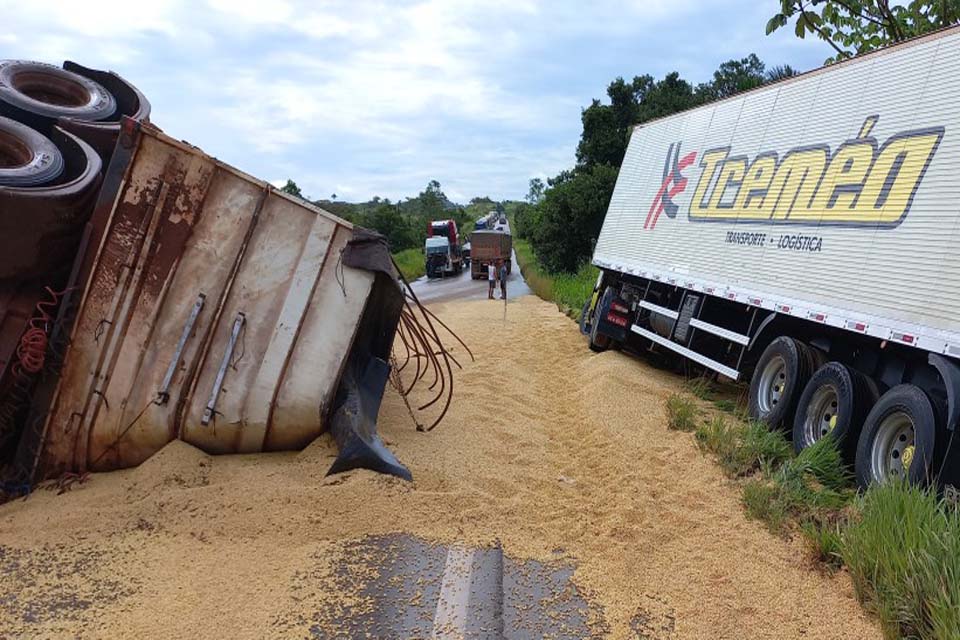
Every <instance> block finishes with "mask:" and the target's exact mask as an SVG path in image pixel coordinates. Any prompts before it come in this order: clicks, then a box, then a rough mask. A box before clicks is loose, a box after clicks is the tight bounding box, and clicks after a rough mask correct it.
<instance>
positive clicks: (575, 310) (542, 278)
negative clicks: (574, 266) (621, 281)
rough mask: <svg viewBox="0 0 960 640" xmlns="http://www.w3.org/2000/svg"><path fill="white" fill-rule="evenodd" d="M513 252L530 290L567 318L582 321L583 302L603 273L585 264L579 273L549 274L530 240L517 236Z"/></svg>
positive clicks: (588, 296) (591, 292) (587, 263)
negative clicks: (560, 310) (549, 302)
mask: <svg viewBox="0 0 960 640" xmlns="http://www.w3.org/2000/svg"><path fill="white" fill-rule="evenodd" d="M513 250H514V251H515V252H516V254H517V266H518V267H519V268H520V273H522V274H523V279H524V280H526V282H527V286H528V287H530V290H531V291H533V292H534V293H535V294H536V295H538V296H540V297H541V298H543V299H544V300H549V301H551V302H556V303H557V304H558V305H559V306H560V308H561V309H563V310H564V311H566V312H567V313H568V315H570V316H576V317H577V318H579V317H580V310H581V309H582V308H583V303H584V302H586V301H587V300H588V299H589V298H590V296H591V295H592V294H593V287H594V285H595V284H596V283H597V274H599V273H600V270H599V269H597V268H596V267H595V266H593V265H592V264H590V263H589V262H585V263H584V264H582V265H581V266H580V269H579V270H577V272H576V273H549V272H548V271H547V270H546V269H544V268H543V266H542V265H541V264H540V262H539V261H538V260H537V256H536V255H535V254H534V252H533V248H532V247H531V246H530V243H529V242H528V241H526V240H522V239H519V238H516V237H514V239H513Z"/></svg>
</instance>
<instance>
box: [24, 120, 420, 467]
mask: <svg viewBox="0 0 960 640" xmlns="http://www.w3.org/2000/svg"><path fill="white" fill-rule="evenodd" d="M103 185H104V186H103V188H102V189H101V190H100V193H99V197H98V199H97V203H96V206H95V208H94V211H93V215H92V218H91V220H90V224H89V229H91V230H92V234H93V237H88V238H87V241H86V242H85V243H84V246H83V247H82V248H81V250H80V252H79V253H78V255H77V256H76V259H75V261H74V269H73V272H72V276H71V283H70V285H69V286H68V287H67V291H66V293H65V295H66V296H67V299H66V301H65V302H66V304H65V305H64V306H65V308H63V309H61V313H60V314H59V316H58V318H57V321H58V322H59V321H61V320H62V321H63V323H62V324H58V328H60V329H61V330H64V332H65V333H64V335H62V336H60V337H59V340H58V337H57V336H56V335H51V343H52V344H53V345H54V347H53V348H52V349H51V351H52V352H55V351H56V350H57V349H56V344H61V345H62V353H59V354H57V358H58V360H60V361H59V362H57V365H58V366H56V367H55V368H53V370H49V371H47V375H44V376H43V379H42V380H41V381H40V382H39V384H38V386H37V387H36V388H35V389H33V390H32V394H31V402H30V408H29V411H28V412H27V413H28V415H27V416H26V417H24V418H23V420H22V422H21V424H22V425H23V426H22V430H21V431H20V432H19V433H18V434H17V435H18V443H17V446H16V451H15V454H14V457H13V463H14V466H15V467H16V469H17V472H18V473H17V475H18V477H19V478H20V479H21V480H22V481H25V482H28V483H32V482H35V481H36V480H39V479H43V478H50V477H57V476H60V475H62V474H64V473H67V472H74V473H79V472H84V471H87V470H95V471H104V470H110V469H116V468H121V467H129V466H134V465H137V464H139V463H140V462H142V461H143V460H145V459H147V458H148V457H149V456H150V455H152V454H153V453H154V452H156V451H157V450H159V449H160V448H162V447H163V446H164V445H165V444H167V443H168V442H170V441H172V440H174V439H182V440H184V441H186V442H189V443H191V444H193V445H195V446H197V447H199V448H201V449H203V450H205V451H207V452H210V453H250V452H259V451H277V450H285V449H296V448H300V447H303V446H304V445H306V444H307V443H309V442H310V441H312V440H313V439H314V438H316V437H317V436H318V435H320V434H321V433H322V432H323V431H325V430H328V429H330V430H332V432H333V434H334V436H335V437H336V439H337V442H338V444H339V445H340V450H341V451H340V457H339V458H338V459H337V461H336V462H335V464H334V467H333V469H332V470H333V471H339V470H344V469H347V468H352V467H355V466H365V467H372V468H374V469H376V470H379V471H384V472H388V473H393V474H395V475H399V476H402V477H407V478H409V475H410V474H409V471H407V470H406V469H405V468H404V467H403V466H402V465H400V463H399V462H398V461H397V460H396V458H395V457H394V456H393V455H392V454H391V453H390V452H389V451H388V450H386V448H385V447H384V446H383V445H382V443H381V442H380V440H379V438H378V437H377V435H376V432H375V420H376V415H377V409H378V407H379V403H380V398H381V397H382V393H383V390H384V386H385V384H386V382H387V377H388V373H389V366H388V365H387V360H388V358H389V353H390V350H391V347H392V343H393V338H394V335H395V332H396V328H397V323H398V320H399V318H400V314H401V310H402V307H403V305H404V299H403V295H402V292H401V290H400V287H399V285H398V281H397V278H396V274H395V273H394V272H393V266H392V264H391V261H390V257H389V253H388V252H387V249H386V245H385V244H384V243H383V242H382V240H381V239H379V238H378V237H375V236H371V235H370V234H369V233H365V232H363V231H362V230H357V229H354V228H353V226H352V225H351V224H350V223H348V222H346V221H344V220H341V219H339V218H337V217H335V216H333V215H331V214H329V213H327V212H325V211H323V210H322V209H319V208H317V207H315V206H312V205H311V204H309V203H307V202H305V201H303V200H301V199H298V198H293V197H290V196H287V195H286V194H283V193H281V192H278V191H277V190H275V189H273V188H272V187H271V186H270V185H268V184H267V183H265V182H263V181H260V180H257V179H255V178H253V177H251V176H248V175H246V174H244V173H242V172H240V171H238V170H237V169H234V168H233V167H230V166H228V165H226V164H224V163H222V162H219V161H217V160H215V159H214V158H211V157H210V156H208V155H206V154H204V153H203V152H202V151H200V150H199V149H197V148H195V147H191V146H189V145H187V144H185V143H182V142H178V141H175V140H173V139H172V138H170V137H168V136H166V135H164V134H163V133H162V132H160V131H159V130H158V129H156V128H155V127H153V126H151V125H149V124H143V123H138V122H136V121H135V120H132V119H127V120H125V121H124V123H123V128H122V131H121V134H120V136H119V141H118V143H117V146H116V148H115V149H114V150H113V153H112V158H111V161H110V164H109V166H108V168H107V169H106V172H105V175H104V179H103ZM88 235H89V234H88ZM71 298H72V299H71ZM67 306H69V309H67V308H66V307H67ZM67 327H69V340H66V337H67V333H66V328H67ZM67 345H68V346H67Z"/></svg>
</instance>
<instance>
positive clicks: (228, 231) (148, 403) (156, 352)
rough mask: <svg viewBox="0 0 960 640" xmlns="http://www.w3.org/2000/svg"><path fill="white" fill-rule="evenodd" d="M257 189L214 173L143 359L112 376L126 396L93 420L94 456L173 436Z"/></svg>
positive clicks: (128, 455)
mask: <svg viewBox="0 0 960 640" xmlns="http://www.w3.org/2000/svg"><path fill="white" fill-rule="evenodd" d="M262 196H263V190H262V187H260V186H259V185H256V184H251V183H249V182H247V181H244V180H241V179H239V178H237V177H236V176H235V175H233V174H231V173H228V172H224V171H219V170H218V171H216V172H215V173H214V175H213V177H212V179H211V182H210V186H209V188H208V190H207V194H206V199H205V202H204V205H203V207H202V209H200V210H199V212H198V215H197V220H196V222H195V223H194V225H193V232H192V235H191V236H190V237H189V239H188V240H187V242H186V245H185V247H184V250H183V254H182V256H181V258H180V261H179V264H178V265H177V269H176V272H175V273H174V275H173V277H172V280H171V282H170V284H169V286H168V287H167V294H166V296H165V300H164V304H163V305H162V307H161V308H160V309H158V311H157V313H156V315H155V321H154V324H153V331H152V335H151V337H150V340H149V341H148V342H147V343H146V344H144V345H143V347H142V348H143V351H144V353H143V358H142V361H141V363H140V366H139V368H138V370H137V371H136V373H135V375H133V376H130V377H129V378H126V379H124V380H121V379H120V378H119V377H116V376H115V377H114V380H115V383H114V384H115V385H117V389H116V393H117V394H118V397H121V398H124V397H125V403H124V406H123V409H122V410H120V411H119V412H113V411H107V412H104V415H105V416H110V415H111V414H113V416H112V417H111V420H112V422H106V421H101V422H100V423H98V428H97V433H98V442H97V443H95V445H94V446H92V448H91V455H92V457H93V459H96V457H98V456H100V455H101V453H102V451H103V450H104V449H105V448H106V447H109V446H110V445H114V446H113V451H112V453H111V454H109V459H108V460H104V461H103V462H104V463H107V464H109V465H111V466H129V465H131V464H137V463H139V462H142V461H143V460H144V459H146V458H147V457H149V456H150V454H151V453H153V451H155V450H156V449H157V448H159V447H161V446H163V444H165V443H166V442H168V441H169V440H171V439H173V438H175V437H176V434H177V429H178V426H177V413H178V411H177V410H178V406H179V402H180V400H181V395H182V393H183V392H184V384H185V383H186V384H189V377H190V370H191V367H192V365H193V363H194V362H195V361H196V360H197V359H198V358H199V355H200V351H201V349H202V345H203V341H204V337H205V336H206V335H207V334H208V333H209V332H211V331H212V323H213V318H214V315H215V313H216V308H217V304H218V301H219V300H220V298H221V297H222V296H223V294H224V292H225V291H226V287H227V283H228V279H229V276H230V271H231V267H232V264H233V261H234V258H235V257H236V256H237V254H239V252H240V250H241V247H242V244H243V241H244V238H245V236H246V232H247V229H248V227H249V226H250V224H251V221H252V219H253V214H254V212H255V211H256V209H257V205H258V203H259V201H260V199H261V198H262ZM201 294H203V295H204V297H205V299H206V301H205V303H204V306H203V309H202V310H201V311H200V313H199V314H198V315H197V319H196V322H195V324H194V325H193V327H192V331H191V333H190V335H189V336H188V339H187V341H186V342H185V344H184V347H183V350H182V352H181V353H180V354H177V353H176V352H177V344H178V343H179V341H180V337H181V335H182V333H183V329H184V327H185V326H186V324H187V322H188V320H189V318H190V315H191V312H192V310H193V306H194V304H195V302H196V299H197V297H198V296H199V295H201ZM132 346H135V345H132ZM175 356H178V357H177V358H176V359H177V363H176V365H175V368H174V375H173V377H172V379H171V386H170V388H169V389H168V390H167V393H168V397H167V398H165V399H161V398H158V392H159V391H160V389H161V386H162V381H163V378H164V377H165V375H166V372H167V369H168V368H169V367H170V363H171V361H173V359H174V358H175ZM124 393H126V396H124V395H123V394H124ZM111 406H112V405H111ZM138 417H139V419H138ZM161 426H162V428H161ZM114 443H116V444H114Z"/></svg>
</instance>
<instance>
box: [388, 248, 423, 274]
mask: <svg viewBox="0 0 960 640" xmlns="http://www.w3.org/2000/svg"><path fill="white" fill-rule="evenodd" d="M393 259H394V261H396V263H397V266H398V267H400V273H402V274H403V277H404V278H406V279H407V280H408V281H413V280H416V279H417V278H419V277H420V276H422V275H423V274H425V273H426V272H427V265H426V260H425V259H424V257H423V251H422V250H420V249H418V248H416V247H414V248H412V249H404V250H403V251H398V252H397V253H395V254H393Z"/></svg>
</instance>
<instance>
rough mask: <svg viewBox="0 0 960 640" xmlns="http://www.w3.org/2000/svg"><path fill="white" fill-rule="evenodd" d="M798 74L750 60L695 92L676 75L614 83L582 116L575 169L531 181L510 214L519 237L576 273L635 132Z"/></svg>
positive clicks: (551, 264)
mask: <svg viewBox="0 0 960 640" xmlns="http://www.w3.org/2000/svg"><path fill="white" fill-rule="evenodd" d="M795 73H796V72H795V71H794V70H793V69H792V68H791V67H790V66H788V65H783V66H779V67H773V68H772V69H770V70H768V69H767V68H766V65H764V63H763V62H762V61H761V60H760V58H758V57H757V56H756V55H754V54H750V55H748V56H747V57H745V58H742V59H740V60H728V61H727V62H724V63H723V64H721V65H720V66H719V67H718V68H717V70H716V71H715V72H714V73H713V76H712V78H711V79H710V80H709V81H707V82H704V83H701V84H698V85H696V86H694V85H692V84H691V83H690V82H688V81H687V80H684V79H683V78H681V77H680V74H679V73H677V72H672V73H668V74H667V75H665V76H664V77H663V78H661V79H659V80H655V79H654V78H653V77H652V76H650V75H639V76H634V78H633V79H632V80H629V81H627V80H624V79H623V78H616V79H614V80H613V81H612V82H611V83H610V84H609V85H608V86H607V98H608V100H609V103H604V102H602V101H601V100H597V99H595V100H593V101H592V102H591V103H590V105H589V106H588V107H586V108H585V109H583V111H582V113H581V117H580V120H581V124H582V125H583V129H582V133H581V134H580V142H579V144H578V145H577V152H576V160H577V162H576V166H574V167H573V168H572V169H568V170H565V171H561V172H560V173H559V174H558V175H556V176H554V177H553V178H550V179H548V180H547V185H546V186H545V185H544V184H543V182H542V181H541V180H539V179H534V180H531V181H530V191H529V192H528V193H527V197H526V200H527V204H522V203H517V204H516V205H515V206H514V207H513V209H512V213H513V215H514V219H515V228H514V232H515V233H517V235H519V236H520V237H522V238H526V239H528V240H529V241H530V242H531V244H532V245H533V248H534V250H535V251H536V252H537V255H538V257H539V259H540V261H541V262H542V263H543V264H544V266H546V267H547V268H548V269H551V270H555V271H574V270H576V269H577V268H578V267H579V266H580V264H582V263H583V261H584V260H587V259H589V257H590V255H591V254H592V253H593V245H594V244H595V242H596V239H597V236H598V235H599V233H600V228H601V226H602V225H603V218H604V216H605V215H606V210H607V205H608V204H609V202H610V196H611V195H612V194H613V188H614V185H615V184H616V178H617V172H618V169H619V167H620V164H621V163H622V162H623V157H624V154H625V153H626V150H627V145H628V143H629V141H630V132H631V130H632V128H633V127H634V126H635V125H640V124H643V123H645V122H649V121H650V120H654V119H656V118H662V117H664V116H668V115H671V114H674V113H677V112H679V111H684V110H686V109H690V108H691V107H695V106H697V105H700V104H703V103H705V102H708V101H711V100H719V99H721V98H726V97H728V96H732V95H734V94H736V93H739V92H741V91H746V90H749V89H753V88H754V87H759V86H761V85H762V84H764V83H766V82H771V81H774V80H778V79H781V78H784V77H788V76H792V75H794V74H795Z"/></svg>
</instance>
